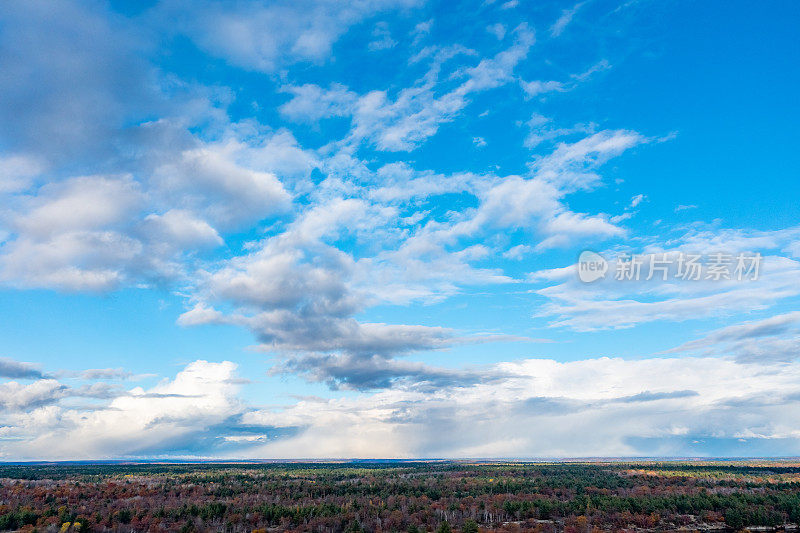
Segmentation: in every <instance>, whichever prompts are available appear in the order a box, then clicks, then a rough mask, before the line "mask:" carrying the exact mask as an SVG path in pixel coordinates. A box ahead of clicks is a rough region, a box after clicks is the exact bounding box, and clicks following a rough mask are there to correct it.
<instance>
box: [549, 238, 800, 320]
mask: <svg viewBox="0 0 800 533" xmlns="http://www.w3.org/2000/svg"><path fill="white" fill-rule="evenodd" d="M795 232H796V229H791V230H779V231H775V232H747V231H741V230H718V231H716V232H713V233H712V232H706V231H700V232H697V231H690V232H688V233H685V234H683V235H681V236H680V237H678V238H676V239H675V240H673V241H671V242H669V246H663V245H662V244H661V243H658V242H656V243H654V244H652V245H651V246H648V247H646V248H645V249H644V250H643V253H642V254H640V255H641V259H642V267H641V276H640V280H639V281H632V280H624V281H620V280H618V279H615V276H616V274H615V273H616V271H617V260H616V259H612V257H613V256H612V255H611V254H606V257H607V258H608V259H611V260H610V261H609V274H608V275H607V276H606V278H605V279H604V280H600V281H598V282H595V283H592V284H583V283H581V282H580V281H578V278H577V276H576V275H575V273H574V267H571V268H564V269H558V270H557V271H553V272H551V273H554V275H555V277H553V278H550V279H551V280H558V281H559V283H558V284H555V285H550V286H548V287H546V288H543V289H539V290H538V291H537V293H538V294H541V295H543V296H546V297H547V298H549V299H550V300H551V301H550V302H549V303H547V304H545V305H544V306H543V307H542V308H541V309H540V310H539V312H538V313H537V315H538V316H543V317H550V318H553V321H552V322H551V325H553V326H561V327H568V328H570V329H574V330H578V331H593V330H598V329H616V328H629V327H633V326H636V325H639V324H644V323H648V322H653V321H679V322H680V321H685V320H692V319H698V318H707V317H725V316H732V315H737V314H742V313H746V312H751V311H754V310H762V309H766V308H768V307H770V306H772V305H773V304H775V303H776V302H778V301H780V300H782V299H785V298H789V297H792V296H796V295H798V294H800V287H798V285H797V282H796V280H797V279H798V276H800V263H798V262H797V261H796V260H793V259H790V258H787V257H783V256H780V255H772V254H770V253H769V251H770V250H773V251H774V250H779V249H781V248H783V247H785V245H786V242H788V241H787V239H791V238H792V235H794V234H795ZM720 251H724V252H725V253H726V254H731V255H733V256H734V257H735V256H736V254H738V253H745V254H751V253H755V252H760V253H761V254H762V260H761V266H760V273H759V276H758V279H749V278H750V277H752V276H749V277H748V276H743V278H744V279H742V280H737V279H736V276H731V277H732V279H728V280H719V281H715V280H709V279H707V276H708V271H707V265H706V266H704V267H703V269H702V271H701V273H700V278H701V279H700V280H697V281H695V280H683V279H680V278H677V277H676V268H677V257H678V253H679V252H684V253H687V254H688V253H691V254H697V253H699V254H701V255H703V254H705V256H706V258H705V259H704V262H705V263H707V259H708V257H707V256H708V255H709V254H714V253H717V252H720ZM664 253H667V254H669V255H668V259H670V264H671V266H670V270H669V271H668V279H667V280H666V281H662V280H661V278H660V277H658V276H660V275H661V273H660V272H659V273H657V274H658V276H656V277H654V279H651V280H649V281H646V277H647V276H648V275H649V268H650V265H651V264H653V263H652V261H653V259H663V254H664ZM735 267H736V262H733V263H732V264H731V265H730V267H729V270H730V271H731V272H733V271H734V269H735ZM537 277H538V276H537V275H534V277H533V278H534V279H535V278H537ZM547 277H548V276H544V277H542V278H541V279H546V278H547Z"/></svg>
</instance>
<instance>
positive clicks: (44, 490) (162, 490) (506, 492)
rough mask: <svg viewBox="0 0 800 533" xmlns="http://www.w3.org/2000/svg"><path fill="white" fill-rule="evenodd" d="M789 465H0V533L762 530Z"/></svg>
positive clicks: (771, 526) (783, 488) (790, 481)
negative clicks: (41, 532) (84, 532)
mask: <svg viewBox="0 0 800 533" xmlns="http://www.w3.org/2000/svg"><path fill="white" fill-rule="evenodd" d="M799 522H800V463H797V462H791V461H780V462H776V461H770V462H766V461H764V462H756V461H749V462H640V463H622V462H607V463H466V462H430V463H326V464H323V463H281V464H277V463H276V464H272V463H268V464H209V463H201V464H96V465H75V464H50V465H10V464H9V465H0V530H3V531H7V530H24V531H33V530H36V531H62V532H67V531H122V532H128V531H180V532H190V531H198V532H199V531H228V532H245V531H246V532H251V531H315V532H330V533H337V532H356V531H368V532H392V531H398V532H400V531H403V532H422V531H438V532H446V531H453V532H464V533H468V532H476V531H494V532H505V531H508V532H511V531H520V532H522V531H542V532H548V531H552V532H556V531H558V532H561V531H563V532H575V533H578V532H581V533H582V532H587V531H588V532H597V531H695V530H699V531H736V530H741V529H745V528H749V529H751V530H761V531H774V530H781V529H794V526H793V524H797V523H799Z"/></svg>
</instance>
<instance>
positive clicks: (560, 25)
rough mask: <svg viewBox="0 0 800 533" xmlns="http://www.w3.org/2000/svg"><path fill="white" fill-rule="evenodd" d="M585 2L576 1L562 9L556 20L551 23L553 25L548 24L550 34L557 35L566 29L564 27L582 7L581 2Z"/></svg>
mask: <svg viewBox="0 0 800 533" xmlns="http://www.w3.org/2000/svg"><path fill="white" fill-rule="evenodd" d="M585 3H586V2H578V3H577V4H575V5H574V6H572V7H571V8H568V9H565V10H564V11H562V12H561V16H560V17H558V20H556V21H555V23H553V25H552V26H550V35H551V36H553V37H558V36H559V35H561V34H562V33H563V32H564V30H565V29H566V27H567V26H568V25H569V23H570V22H572V19H573V17H575V14H576V13H577V12H578V10H579V9H580V8H581V7H583V4H585Z"/></svg>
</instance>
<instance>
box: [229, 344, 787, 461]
mask: <svg viewBox="0 0 800 533" xmlns="http://www.w3.org/2000/svg"><path fill="white" fill-rule="evenodd" d="M497 369H498V370H502V371H503V372H505V373H507V374H508V375H509V376H513V377H506V378H504V379H500V380H498V381H486V382H481V383H476V384H471V385H464V384H461V385H456V386H453V387H452V388H444V389H439V390H438V391H437V392H435V393H424V392H419V391H413V390H402V389H394V390H388V391H383V392H379V393H376V394H371V395H369V396H360V397H356V398H350V399H333V400H325V399H304V400H302V401H300V402H298V403H297V404H296V405H294V406H292V407H291V408H289V409H285V410H282V411H281V412H269V411H253V412H250V413H248V414H247V415H246V416H245V417H244V418H245V420H247V421H252V422H257V423H259V424H271V425H277V426H281V425H284V424H285V425H287V426H292V427H304V428H305V429H304V430H303V431H301V432H300V433H298V434H297V435H296V436H295V437H292V438H289V439H285V440H276V441H273V442H272V443H270V444H268V445H266V446H264V447H262V448H260V449H259V453H258V454H257V455H269V456H271V457H286V458H291V457H320V456H325V457H340V458H346V457H525V458H533V457H571V456H584V457H585V456H643V455H645V456H654V455H667V456H677V455H700V456H703V455H705V456H715V455H716V454H717V453H718V451H719V450H720V449H722V447H724V446H727V443H728V442H729V441H731V440H733V441H736V440H737V439H742V440H741V441H739V450H740V451H742V452H746V451H747V450H748V449H750V450H752V449H758V447H759V446H761V445H762V444H763V443H764V442H765V441H766V442H769V439H773V438H780V439H784V440H782V441H781V442H780V444H776V446H777V447H776V448H775V450H780V451H781V452H782V453H787V454H793V453H796V450H797V449H798V448H799V447H800V441H799V440H798V437H800V433H798V430H797V427H796V424H795V423H794V417H796V404H795V402H794V400H793V399H792V398H793V394H796V393H797V390H796V389H797V385H796V377H795V375H796V373H797V372H798V369H797V366H796V365H792V366H790V367H782V368H771V367H762V366H759V365H756V364H750V365H748V364H740V363H736V362H734V361H732V360H729V359H712V358H684V359H649V360H640V361H626V360H622V359H590V360H584V361H576V362H571V363H559V362H556V361H552V360H542V359H531V360H524V361H519V362H515V363H502V364H500V365H498V368H497ZM776 390H779V391H781V392H780V394H778V395H777V396H774V391H776ZM763 395H773V396H772V398H773V401H771V402H765V403H763V404H761V405H760V406H759V407H757V408H755V409H751V410H748V411H747V412H744V411H742V410H740V409H737V408H736V407H735V405H736V404H737V402H751V401H753V400H754V399H755V398H759V397H762V396H763ZM556 420H557V423H556ZM543 428H546V429H543ZM588 436H591V438H590V439H588V440H587V438H588ZM584 437H587V438H584ZM321 450H324V451H321ZM779 453H780V452H779ZM743 455H747V454H746V453H743Z"/></svg>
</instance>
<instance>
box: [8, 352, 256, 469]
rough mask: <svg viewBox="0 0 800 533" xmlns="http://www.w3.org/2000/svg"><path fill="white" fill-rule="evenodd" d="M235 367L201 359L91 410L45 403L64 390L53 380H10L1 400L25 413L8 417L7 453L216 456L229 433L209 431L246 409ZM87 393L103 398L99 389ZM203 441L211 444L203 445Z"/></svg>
mask: <svg viewBox="0 0 800 533" xmlns="http://www.w3.org/2000/svg"><path fill="white" fill-rule="evenodd" d="M235 369H236V365H235V364H233V363H230V362H222V363H209V362H206V361H195V362H193V363H191V364H189V365H188V366H187V367H186V368H185V369H183V370H182V371H181V372H179V373H178V375H177V376H175V378H174V379H173V380H172V381H165V382H163V383H161V384H159V385H157V386H155V387H153V388H151V389H148V390H144V389H141V388H138V387H137V388H134V389H131V390H130V391H127V392H126V393H122V394H119V393H118V394H112V395H111V398H110V402H109V403H108V404H107V406H106V407H105V408H100V409H97V408H95V409H90V410H86V409H81V408H72V407H68V406H62V405H45V404H48V403H50V404H52V403H53V402H54V401H55V399H56V398H58V397H60V396H59V394H60V395H61V396H63V395H64V393H65V389H66V388H65V386H63V385H60V384H58V383H57V382H55V381H54V380H40V381H37V382H35V383H33V384H31V385H28V386H26V387H23V386H21V385H18V384H16V383H14V382H12V383H8V384H5V385H3V386H2V387H4V388H2V389H0V402H3V405H4V406H6V407H9V406H10V407H11V408H14V409H16V410H17V411H27V412H25V413H20V414H17V415H14V416H10V417H9V416H8V415H6V416H5V418H6V420H5V421H4V423H5V425H6V426H5V427H4V428H3V434H4V436H7V437H8V436H13V437H14V440H13V441H11V442H10V443H9V444H8V445H6V446H4V447H3V450H2V453H3V455H4V456H6V457H8V456H14V457H50V458H62V459H76V458H92V459H101V458H109V457H130V456H135V457H143V456H154V455H158V454H162V453H173V454H174V453H185V454H186V453H195V452H200V453H210V452H211V451H212V450H213V448H214V446H215V443H216V444H219V443H221V442H223V441H224V437H225V433H224V431H222V432H220V433H217V432H214V433H213V434H212V435H211V436H208V433H207V432H208V431H209V430H211V429H212V428H217V429H219V428H221V427H222V426H224V425H225V424H227V423H229V422H230V420H231V419H232V418H235V417H236V416H238V415H239V414H241V412H242V405H241V404H240V401H239V400H238V398H237V390H238V385H237V384H236V382H235V379H234V378H235ZM84 392H90V393H92V394H93V395H94V396H97V395H98V394H97V393H98V391H97V390H94V391H84ZM80 393H81V391H77V394H78V395H80ZM207 436H208V437H207ZM199 445H202V446H207V448H206V449H202V450H200V449H197V448H196V447H197V446H199Z"/></svg>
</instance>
